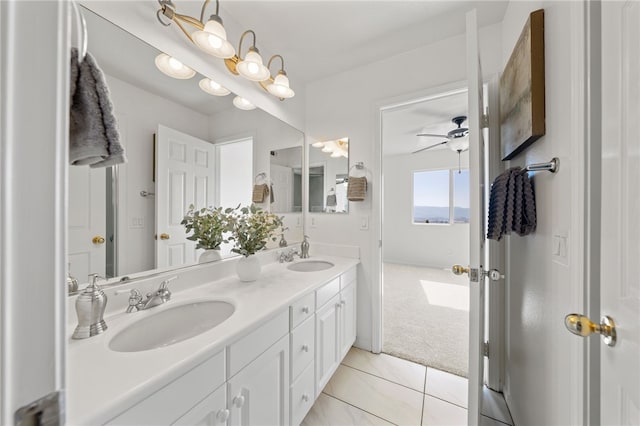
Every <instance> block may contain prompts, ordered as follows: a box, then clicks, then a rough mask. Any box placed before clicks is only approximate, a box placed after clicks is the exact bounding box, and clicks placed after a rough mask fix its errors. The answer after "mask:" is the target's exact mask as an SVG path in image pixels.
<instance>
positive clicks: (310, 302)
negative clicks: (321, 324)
mask: <svg viewBox="0 0 640 426" xmlns="http://www.w3.org/2000/svg"><path fill="white" fill-rule="evenodd" d="M315 298H316V294H315V293H314V292H311V293H309V294H307V295H306V296H304V297H303V298H302V299H300V300H298V301H296V302H295V303H294V304H293V305H291V330H293V329H294V328H296V327H297V326H298V324H301V323H302V322H303V321H304V320H306V319H307V318H309V317H310V316H312V315H313V311H314V310H315Z"/></svg>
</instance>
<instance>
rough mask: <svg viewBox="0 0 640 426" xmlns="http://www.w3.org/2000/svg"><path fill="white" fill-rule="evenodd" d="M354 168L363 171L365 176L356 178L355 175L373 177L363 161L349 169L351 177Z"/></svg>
mask: <svg viewBox="0 0 640 426" xmlns="http://www.w3.org/2000/svg"><path fill="white" fill-rule="evenodd" d="M354 168H355V169H356V170H362V171H363V174H362V176H355V175H354V176H353V177H367V176H369V177H371V173H370V172H369V169H367V168H366V167H365V166H364V163H363V162H362V161H358V162H357V163H356V164H354V165H353V166H351V167H349V176H351V170H353V169H354Z"/></svg>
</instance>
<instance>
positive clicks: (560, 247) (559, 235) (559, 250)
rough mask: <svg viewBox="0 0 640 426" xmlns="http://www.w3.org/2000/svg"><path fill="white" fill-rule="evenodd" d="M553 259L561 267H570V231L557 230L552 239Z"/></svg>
mask: <svg viewBox="0 0 640 426" xmlns="http://www.w3.org/2000/svg"><path fill="white" fill-rule="evenodd" d="M551 258H552V259H553V261H554V262H556V263H559V264H561V265H565V266H568V265H569V231H567V230H555V231H554V232H553V235H552V237H551Z"/></svg>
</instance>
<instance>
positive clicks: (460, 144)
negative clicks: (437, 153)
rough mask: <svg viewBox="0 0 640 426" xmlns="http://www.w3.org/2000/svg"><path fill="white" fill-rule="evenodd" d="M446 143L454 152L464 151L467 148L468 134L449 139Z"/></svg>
mask: <svg viewBox="0 0 640 426" xmlns="http://www.w3.org/2000/svg"><path fill="white" fill-rule="evenodd" d="M447 145H449V149H450V150H451V151H454V152H458V151H460V152H463V151H466V150H467V149H469V136H464V137H461V138H453V139H450V140H449V143H448V144H447Z"/></svg>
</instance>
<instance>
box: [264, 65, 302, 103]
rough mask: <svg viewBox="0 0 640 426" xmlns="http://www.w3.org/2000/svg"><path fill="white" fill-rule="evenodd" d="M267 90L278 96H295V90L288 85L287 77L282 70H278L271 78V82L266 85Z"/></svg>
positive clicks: (285, 97) (286, 97)
mask: <svg viewBox="0 0 640 426" xmlns="http://www.w3.org/2000/svg"><path fill="white" fill-rule="evenodd" d="M267 90H268V91H269V93H271V94H272V95H273V96H277V97H278V98H284V99H288V98H293V97H294V96H295V92H294V91H293V90H291V88H290V87H289V78H288V77H287V75H286V74H285V73H283V72H282V71H279V72H278V75H277V76H276V78H274V79H273V83H271V84H270V85H268V86H267Z"/></svg>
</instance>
